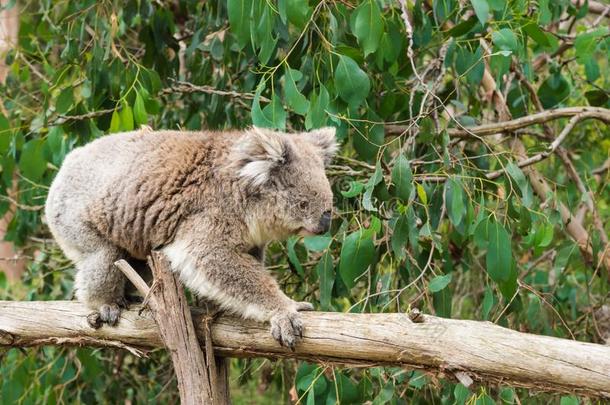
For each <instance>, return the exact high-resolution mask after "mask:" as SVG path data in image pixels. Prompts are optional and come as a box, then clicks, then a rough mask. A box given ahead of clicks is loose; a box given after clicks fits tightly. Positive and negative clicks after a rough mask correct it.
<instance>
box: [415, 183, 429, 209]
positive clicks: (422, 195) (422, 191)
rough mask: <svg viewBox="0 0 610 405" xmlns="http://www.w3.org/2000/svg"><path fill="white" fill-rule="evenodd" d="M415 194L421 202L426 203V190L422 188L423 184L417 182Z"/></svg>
mask: <svg viewBox="0 0 610 405" xmlns="http://www.w3.org/2000/svg"><path fill="white" fill-rule="evenodd" d="M417 196H418V197H419V201H421V203H422V204H424V205H428V195H427V194H426V190H425V189H424V186H422V185H421V184H419V183H417Z"/></svg>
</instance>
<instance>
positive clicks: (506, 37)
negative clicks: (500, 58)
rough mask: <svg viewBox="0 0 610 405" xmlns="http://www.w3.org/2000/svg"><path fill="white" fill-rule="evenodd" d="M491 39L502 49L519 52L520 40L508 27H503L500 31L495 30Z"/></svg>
mask: <svg viewBox="0 0 610 405" xmlns="http://www.w3.org/2000/svg"><path fill="white" fill-rule="evenodd" d="M491 39H492V41H493V43H494V45H496V46H497V47H498V48H499V49H500V50H502V51H511V52H513V53H518V52H519V41H518V40H517V37H516V36H515V34H514V33H513V32H512V31H511V30H509V29H508V28H502V29H501V30H499V31H494V32H493V33H492V34H491Z"/></svg>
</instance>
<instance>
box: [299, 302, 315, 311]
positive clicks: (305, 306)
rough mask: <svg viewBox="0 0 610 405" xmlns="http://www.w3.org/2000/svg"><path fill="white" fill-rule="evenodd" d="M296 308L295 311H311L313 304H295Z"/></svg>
mask: <svg viewBox="0 0 610 405" xmlns="http://www.w3.org/2000/svg"><path fill="white" fill-rule="evenodd" d="M295 304H296V306H297V311H299V312H300V311H313V304H311V303H309V302H307V301H300V302H295Z"/></svg>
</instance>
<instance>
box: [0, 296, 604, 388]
mask: <svg viewBox="0 0 610 405" xmlns="http://www.w3.org/2000/svg"><path fill="white" fill-rule="evenodd" d="M191 311H192V314H193V321H194V324H195V329H196V332H197V334H198V335H199V337H200V339H201V338H203V337H204V336H205V328H206V322H208V324H209V322H210V319H209V316H208V315H207V312H205V311H203V310H201V309H191ZM89 312H90V311H89V310H88V309H87V308H86V307H85V306H83V305H82V304H80V303H78V302H74V301H49V302H11V301H0V346H5V347H26V346H37V345H47V344H54V345H79V346H109V347H118V348H123V349H128V350H131V351H132V352H133V353H136V354H137V353H138V351H139V350H143V349H144V348H153V347H162V346H163V343H162V340H161V337H160V334H159V330H158V329H157V327H156V325H155V322H154V321H153V319H152V318H151V317H150V316H147V314H146V313H144V315H142V316H139V315H138V308H137V307H136V308H134V309H132V310H130V311H125V312H124V313H123V314H122V316H121V320H120V322H119V324H118V326H116V327H108V326H103V327H102V328H100V329H97V330H96V329H93V328H91V327H90V326H89V325H88V323H87V321H86V317H87V315H88V314H89ZM302 316H303V321H304V323H305V327H306V328H305V332H304V334H303V340H302V341H301V342H299V344H297V347H296V350H295V352H294V353H293V352H291V351H290V350H288V349H285V348H282V347H280V346H279V345H278V344H277V342H276V341H275V340H274V339H273V338H272V337H271V334H270V333H269V326H268V325H263V324H260V323H256V322H252V321H246V320H243V319H240V318H235V317H231V316H226V315H222V316H219V317H218V318H216V319H215V320H214V321H213V322H212V323H211V324H210V326H211V336H212V340H213V344H214V351H215V353H216V355H223V356H233V357H280V358H297V359H301V360H308V361H313V362H335V363H340V364H347V365H352V366H372V365H379V364H382V365H395V366H403V367H407V368H416V369H421V370H424V371H429V372H435V373H437V374H440V375H441V376H444V377H448V378H455V376H456V374H458V376H462V378H461V380H464V378H463V376H464V375H468V376H469V377H470V378H471V379H472V380H474V381H477V382H484V383H500V384H503V385H512V386H516V387H525V388H530V389H537V390H544V391H554V392H565V393H576V394H580V395H591V396H596V397H602V398H610V347H608V346H604V345H599V344H593V343H583V342H577V341H572V340H567V339H559V338H554V337H549V336H537V335H532V334H527V333H520V332H516V331H513V330H510V329H506V328H503V327H500V326H497V325H494V324H492V323H489V322H477V321H467V320H453V319H444V318H437V317H434V316H428V315H424V316H423V322H421V323H413V322H412V321H411V320H410V319H409V317H408V316H407V315H405V314H354V313H321V312H311V313H309V312H304V313H303V314H302Z"/></svg>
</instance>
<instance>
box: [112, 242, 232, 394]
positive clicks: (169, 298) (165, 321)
mask: <svg viewBox="0 0 610 405" xmlns="http://www.w3.org/2000/svg"><path fill="white" fill-rule="evenodd" d="M148 264H149V267H150V269H151V270H152V275H153V278H154V282H153V287H151V288H149V287H148V285H146V283H145V282H144V280H142V278H141V277H140V276H139V275H138V273H137V272H136V271H135V270H134V269H133V268H132V267H131V266H130V265H129V264H128V263H127V262H126V261H125V260H119V261H118V262H116V263H115V265H116V266H117V267H118V268H119V269H120V270H121V271H122V272H123V274H125V276H126V277H127V278H128V279H129V281H131V282H132V283H133V284H134V286H135V287H136V288H137V289H138V291H139V292H140V293H141V294H143V295H144V296H145V300H146V301H147V302H148V305H149V306H150V308H151V309H152V314H153V318H154V320H155V323H156V324H157V327H158V330H159V335H160V337H161V339H162V341H163V346H165V347H166V348H167V350H168V351H169V353H170V356H171V358H172V363H173V365H174V372H175V373H176V380H177V381H178V391H179V392H180V403H181V404H212V403H215V404H219V403H223V404H224V403H228V401H220V400H219V399H218V398H217V396H216V395H215V387H214V386H213V383H212V378H213V377H212V376H211V375H214V376H215V375H216V368H215V363H214V358H213V357H212V359H211V362H212V367H211V368H210V364H209V360H210V359H206V358H205V357H204V354H203V351H202V349H201V347H200V345H199V341H198V340H197V334H196V332H195V327H194V325H193V321H192V318H191V313H190V311H189V307H188V303H187V301H186V296H185V294H184V289H183V288H182V284H181V283H180V282H179V281H178V278H177V276H176V274H174V273H172V272H171V270H170V268H169V264H168V263H167V260H166V259H165V257H164V256H163V255H162V254H160V253H159V252H153V253H152V255H151V257H150V258H149V260H148ZM202 341H203V342H205V340H202ZM204 344H205V343H204Z"/></svg>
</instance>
